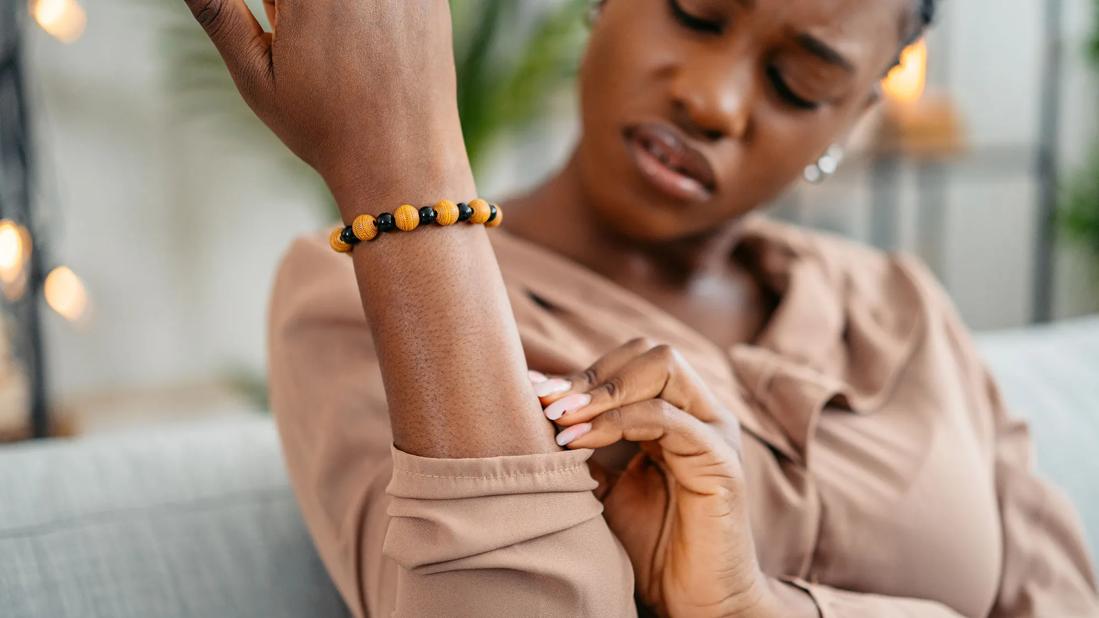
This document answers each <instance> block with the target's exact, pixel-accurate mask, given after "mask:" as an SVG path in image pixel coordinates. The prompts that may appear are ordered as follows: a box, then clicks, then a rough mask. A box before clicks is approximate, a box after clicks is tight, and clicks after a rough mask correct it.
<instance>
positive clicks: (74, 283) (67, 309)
mask: <svg viewBox="0 0 1099 618" xmlns="http://www.w3.org/2000/svg"><path fill="white" fill-rule="evenodd" d="M43 293H44V294H45V296H46V303H47V304H48V305H49V306H50V308H51V309H53V310H54V311H56V312H57V313H58V314H59V315H61V317H63V318H65V319H66V320H69V321H70V322H75V321H77V320H79V319H80V318H81V317H83V316H84V313H85V311H87V309H88V292H87V290H85V288H84V282H82V281H81V280H80V278H79V277H77V276H76V273H74V272H73V271H72V269H70V268H69V267H68V266H58V267H57V268H54V269H53V270H51V271H50V274H49V275H46V283H45V285H44V286H43Z"/></svg>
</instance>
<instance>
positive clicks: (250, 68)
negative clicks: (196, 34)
mask: <svg viewBox="0 0 1099 618" xmlns="http://www.w3.org/2000/svg"><path fill="white" fill-rule="evenodd" d="M185 1H186V2H187V7H188V8H190V9H191V14H192V15H194V16H195V19H196V20H197V21H198V23H199V24H200V25H201V26H202V28H203V30H205V31H206V35H207V36H209V37H210V40H211V41H213V43H214V47H216V48H217V50H218V53H219V54H221V57H222V59H223V60H224V61H225V65H226V66H227V67H228V68H229V74H230V75H232V77H233V81H234V82H235V83H236V85H237V89H238V90H240V93H241V95H243V96H244V100H245V101H247V102H248V103H249V105H252V106H253V107H255V105H254V103H255V102H257V101H258V100H259V99H260V97H262V96H263V95H264V94H265V93H266V92H267V91H268V89H269V86H270V84H271V75H272V73H271V45H270V37H268V36H266V35H265V33H264V32H263V28H262V27H260V25H259V22H258V21H256V18H255V16H254V15H252V12H251V11H250V10H249V9H248V6H247V5H245V4H244V0H185Z"/></svg>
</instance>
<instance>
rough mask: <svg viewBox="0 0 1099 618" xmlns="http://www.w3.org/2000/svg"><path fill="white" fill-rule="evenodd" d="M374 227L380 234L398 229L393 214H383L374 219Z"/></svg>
mask: <svg viewBox="0 0 1099 618" xmlns="http://www.w3.org/2000/svg"><path fill="white" fill-rule="evenodd" d="M374 227H376V228H378V231H379V232H383V233H384V232H392V231H393V230H395V229H397V220H396V219H394V218H393V213H389V212H383V213H382V214H380V215H378V218H377V219H374Z"/></svg>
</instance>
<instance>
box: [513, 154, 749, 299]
mask: <svg viewBox="0 0 1099 618" xmlns="http://www.w3.org/2000/svg"><path fill="white" fill-rule="evenodd" d="M595 212H596V211H595V210H593V209H592V208H591V204H590V201H589V198H588V193H587V192H586V191H585V190H584V186H583V182H582V180H581V178H580V174H579V173H578V170H577V166H576V155H575V153H574V154H573V156H572V158H571V159H570V160H569V162H568V163H567V164H566V165H565V167H564V168H562V169H561V170H560V171H559V172H557V174H556V175H554V176H552V177H551V178H550V179H549V180H547V181H545V182H544V183H542V184H541V185H539V186H537V187H535V188H534V189H533V190H531V191H530V192H529V193H527V194H525V195H523V196H521V197H518V198H516V199H513V200H509V202H508V219H507V220H506V222H505V226H506V227H507V228H508V231H509V232H511V233H513V234H515V235H516V236H519V237H522V238H524V239H526V240H529V241H531V242H534V243H535V244H538V245H541V246H544V247H546V248H548V249H551V250H553V251H554V252H555V253H558V254H561V255H563V256H565V257H568V258H570V259H572V260H573V261H575V262H578V263H580V264H583V265H584V266H587V267H588V268H590V269H592V270H594V271H596V272H598V273H600V274H602V275H603V276H605V277H607V278H609V279H612V280H615V281H619V282H621V283H625V284H627V285H629V284H630V283H636V282H641V281H647V282H648V283H657V282H659V283H661V284H664V285H671V286H675V287H687V286H689V285H690V284H691V283H692V282H693V281H695V280H697V279H699V278H703V277H706V276H708V275H713V274H717V273H721V272H723V271H725V270H726V269H727V268H728V267H729V254H730V252H731V251H732V249H733V247H734V246H735V244H736V242H737V239H738V237H739V229H738V228H739V226H737V225H735V224H734V223H730V224H728V225H726V226H722V227H719V228H715V229H712V230H707V231H705V232H703V233H701V234H695V235H692V236H689V237H684V238H677V239H672V240H666V241H661V242H642V241H638V240H634V239H630V238H626V237H624V236H622V235H620V234H618V233H616V232H615V231H614V230H613V229H612V228H610V227H609V226H607V225H605V224H604V223H603V222H602V221H600V220H599V218H598V217H597V216H596V214H595Z"/></svg>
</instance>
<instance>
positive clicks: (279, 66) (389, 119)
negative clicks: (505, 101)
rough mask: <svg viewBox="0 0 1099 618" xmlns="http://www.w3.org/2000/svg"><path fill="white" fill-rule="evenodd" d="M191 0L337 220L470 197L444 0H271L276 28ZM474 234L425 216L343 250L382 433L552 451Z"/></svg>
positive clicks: (230, 5) (458, 446)
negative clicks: (366, 337) (371, 348)
mask: <svg viewBox="0 0 1099 618" xmlns="http://www.w3.org/2000/svg"><path fill="white" fill-rule="evenodd" d="M188 5H189V6H190V8H191V10H192V12H193V13H194V15H195V17H196V18H197V19H198V21H199V22H200V23H201V24H202V25H203V26H204V27H205V29H206V31H207V33H208V34H209V36H210V38H211V39H212V40H213V42H214V44H215V45H216V46H217V48H218V50H219V52H220V53H221V55H222V57H223V58H224V59H225V62H226V64H227V65H228V67H229V71H230V73H231V74H232V76H233V79H234V80H235V82H236V84H237V86H238V88H239V90H240V91H241V93H242V95H243V96H244V98H245V100H246V101H247V102H248V104H249V105H250V106H251V107H252V109H253V110H254V111H255V112H256V114H257V115H258V116H259V117H260V118H261V119H263V121H264V122H265V123H266V124H267V125H268V126H269V127H270V128H271V129H272V130H273V131H274V132H275V133H276V134H277V135H278V136H279V137H280V138H281V139H282V141H283V142H285V143H286V144H287V145H288V146H289V147H290V148H291V150H293V151H294V153H295V154H297V155H298V156H299V157H301V158H302V159H304V160H305V161H306V162H307V163H309V164H310V165H312V166H313V167H314V168H315V169H316V170H317V171H318V172H320V174H321V176H322V177H323V178H324V179H325V181H326V182H327V183H328V185H329V187H330V188H331V190H332V192H333V194H334V196H335V198H336V201H337V204H338V206H339V210H340V213H341V215H342V218H343V220H344V222H345V223H350V222H351V221H352V220H353V219H354V218H355V217H356V216H357V215H359V214H363V213H369V214H378V213H380V212H383V211H392V210H393V209H395V208H396V207H397V206H399V205H400V204H402V203H410V204H415V205H417V206H419V205H423V204H430V203H434V202H436V201H438V200H440V199H444V198H445V199H450V200H453V201H468V200H471V199H473V198H474V197H476V194H477V190H476V186H475V184H474V181H473V175H472V172H471V171H470V166H469V162H468V159H467V156H466V152H465V147H464V143H463V138H462V133H461V125H460V123H459V118H458V111H457V103H456V80H455V74H454V60H453V46H452V42H451V40H452V32H451V19H450V9H449V5H448V3H447V2H446V0H402V1H400V2H380V1H363V2H351V3H348V2H335V1H328V2H325V1H320V2H317V1H310V2H306V1H304V0H280V1H279V2H278V4H277V7H275V6H272V5H271V4H269V5H268V6H269V13H270V14H271V15H272V17H274V18H275V21H276V27H275V34H274V35H273V36H272V35H268V34H265V33H264V32H263V31H262V29H261V28H260V26H259V24H258V23H257V22H256V20H255V18H254V17H253V16H252V14H251V13H250V12H249V11H248V9H247V8H246V6H245V5H244V2H243V1H241V0H188ZM484 96H486V97H490V96H493V95H492V93H491V92H485V93H484ZM486 234H487V232H486V230H485V229H484V228H483V227H482V226H475V225H453V226H449V227H446V228H442V227H434V226H433V227H431V228H427V229H420V230H416V231H415V233H410V234H402V235H401V236H400V237H386V238H382V239H379V240H377V241H375V242H371V243H363V244H361V245H359V246H358V247H357V248H356V249H355V251H354V252H353V258H352V259H353V260H354V264H355V273H356V277H357V280H358V284H359V290H360V293H361V296H362V304H363V308H364V310H365V312H366V317H367V320H368V323H369V324H370V328H371V332H372V334H373V336H374V341H375V344H376V347H377V354H378V358H379V362H380V367H381V372H382V376H383V380H384V383H385V390H386V394H387V398H388V402H389V412H390V417H391V420H392V426H393V436H394V443H395V445H396V446H397V447H398V448H399V449H401V450H403V451H405V452H408V453H411V454H414V455H421V456H426V457H448V458H469V457H485V456H493V455H519V454H529V453H548V452H553V451H556V450H557V446H556V445H555V443H554V440H553V428H552V426H551V425H550V424H549V423H547V422H546V421H545V419H544V418H543V417H542V415H541V410H540V408H539V406H538V401H537V399H536V398H535V396H534V394H533V391H532V388H531V385H530V383H529V380H527V378H526V362H525V360H524V357H523V353H522V349H521V347H520V343H519V336H518V330H517V328H516V325H515V321H514V317H513V315H512V312H511V309H510V306H509V304H508V300H507V296H506V293H505V289H504V285H503V281H502V278H501V275H500V270H499V266H498V264H497V262H496V258H495V255H494V253H493V250H492V247H491V245H490V243H489V241H488V238H487V236H486ZM455 410H460V411H461V415H460V418H459V417H458V416H456V415H455V414H453V411H455Z"/></svg>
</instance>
